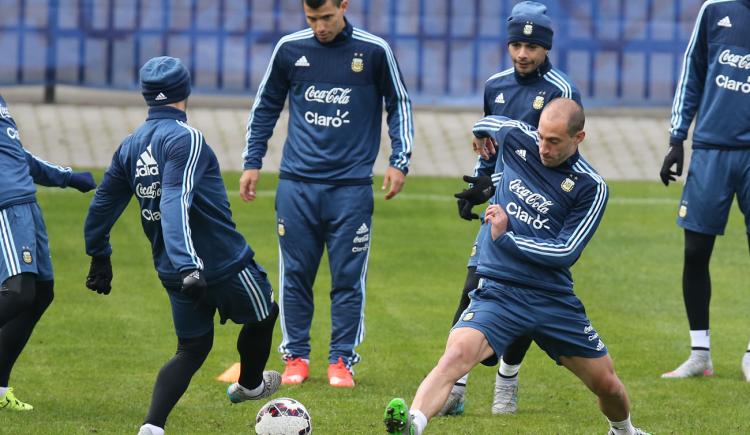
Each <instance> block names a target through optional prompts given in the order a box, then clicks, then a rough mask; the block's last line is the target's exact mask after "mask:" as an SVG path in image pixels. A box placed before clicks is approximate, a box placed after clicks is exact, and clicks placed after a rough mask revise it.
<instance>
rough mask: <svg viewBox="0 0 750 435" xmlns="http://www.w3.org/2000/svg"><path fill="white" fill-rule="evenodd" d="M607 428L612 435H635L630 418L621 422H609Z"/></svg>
mask: <svg viewBox="0 0 750 435" xmlns="http://www.w3.org/2000/svg"><path fill="white" fill-rule="evenodd" d="M607 420H608V421H609V427H610V429H611V432H612V434H613V435H632V434H634V433H635V428H634V427H633V423H631V422H630V416H628V418H626V419H625V420H623V421H612V420H609V419H607Z"/></svg>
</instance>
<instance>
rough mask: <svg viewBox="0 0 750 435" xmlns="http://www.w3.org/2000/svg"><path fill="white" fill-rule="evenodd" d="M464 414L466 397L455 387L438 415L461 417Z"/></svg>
mask: <svg viewBox="0 0 750 435" xmlns="http://www.w3.org/2000/svg"><path fill="white" fill-rule="evenodd" d="M463 413H464V395H463V393H460V392H458V391H456V389H455V387H454V388H453V389H451V393H450V394H449V395H448V400H446V401H445V404H444V405H443V408H442V409H441V410H440V411H439V412H438V413H437V415H441V416H442V415H461V414H463Z"/></svg>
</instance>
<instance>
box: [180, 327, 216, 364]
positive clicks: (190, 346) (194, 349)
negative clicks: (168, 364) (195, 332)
mask: <svg viewBox="0 0 750 435" xmlns="http://www.w3.org/2000/svg"><path fill="white" fill-rule="evenodd" d="M213 345H214V333H213V331H211V332H209V333H208V334H205V335H201V336H200V337H193V338H178V339H177V355H179V356H181V357H184V358H189V359H191V360H194V361H196V362H198V361H199V362H200V363H201V364H202V363H203V361H204V360H205V359H206V357H207V356H208V354H209V352H211V348H212V347H213Z"/></svg>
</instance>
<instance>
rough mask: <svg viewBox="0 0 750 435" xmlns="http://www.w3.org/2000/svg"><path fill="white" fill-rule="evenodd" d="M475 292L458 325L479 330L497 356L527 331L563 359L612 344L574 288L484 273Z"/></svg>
mask: <svg viewBox="0 0 750 435" xmlns="http://www.w3.org/2000/svg"><path fill="white" fill-rule="evenodd" d="M470 297H471V303H470V304H469V306H468V308H466V310H465V311H464V312H463V314H462V315H461V320H459V321H458V322H457V323H456V325H455V326H454V327H453V328H473V329H476V330H478V331H479V332H481V333H482V334H484V336H485V337H486V338H487V341H488V342H489V344H490V347H492V350H494V351H495V355H496V356H498V355H502V354H503V353H504V352H505V349H506V348H507V347H508V345H509V344H510V343H511V342H513V340H515V339H516V338H517V337H520V336H522V335H527V336H529V337H531V338H532V339H534V341H535V342H536V344H537V345H539V347H540V348H542V350H544V351H545V352H547V355H549V357H550V358H552V359H553V360H555V361H556V362H557V363H558V364H560V357H561V356H577V357H584V358H600V357H603V356H605V355H607V346H605V345H604V342H603V341H602V340H601V338H600V337H599V334H598V333H597V332H596V330H595V329H594V327H593V326H591V322H590V321H589V319H588V317H586V310H585V309H584V308H583V304H582V303H581V301H580V300H579V299H578V297H577V296H576V295H574V294H573V293H569V294H565V293H553V292H549V291H544V290H535V289H529V288H520V287H513V286H510V285H507V284H503V283H499V282H497V281H493V280H491V279H487V278H482V279H481V280H480V282H479V288H478V289H476V290H475V291H473V292H471V294H470ZM494 360H495V359H494V358H490V359H489V360H488V361H486V362H485V363H486V364H487V365H494V364H492V363H494V362H495V361H494Z"/></svg>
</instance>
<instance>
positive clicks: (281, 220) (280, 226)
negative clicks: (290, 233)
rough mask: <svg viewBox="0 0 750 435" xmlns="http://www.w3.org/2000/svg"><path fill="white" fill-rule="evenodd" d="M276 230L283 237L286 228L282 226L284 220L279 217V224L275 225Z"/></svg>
mask: <svg viewBox="0 0 750 435" xmlns="http://www.w3.org/2000/svg"><path fill="white" fill-rule="evenodd" d="M277 231H278V232H279V236H281V237H284V235H285V234H286V228H285V227H284V220H283V219H279V226H278V227H277Z"/></svg>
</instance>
